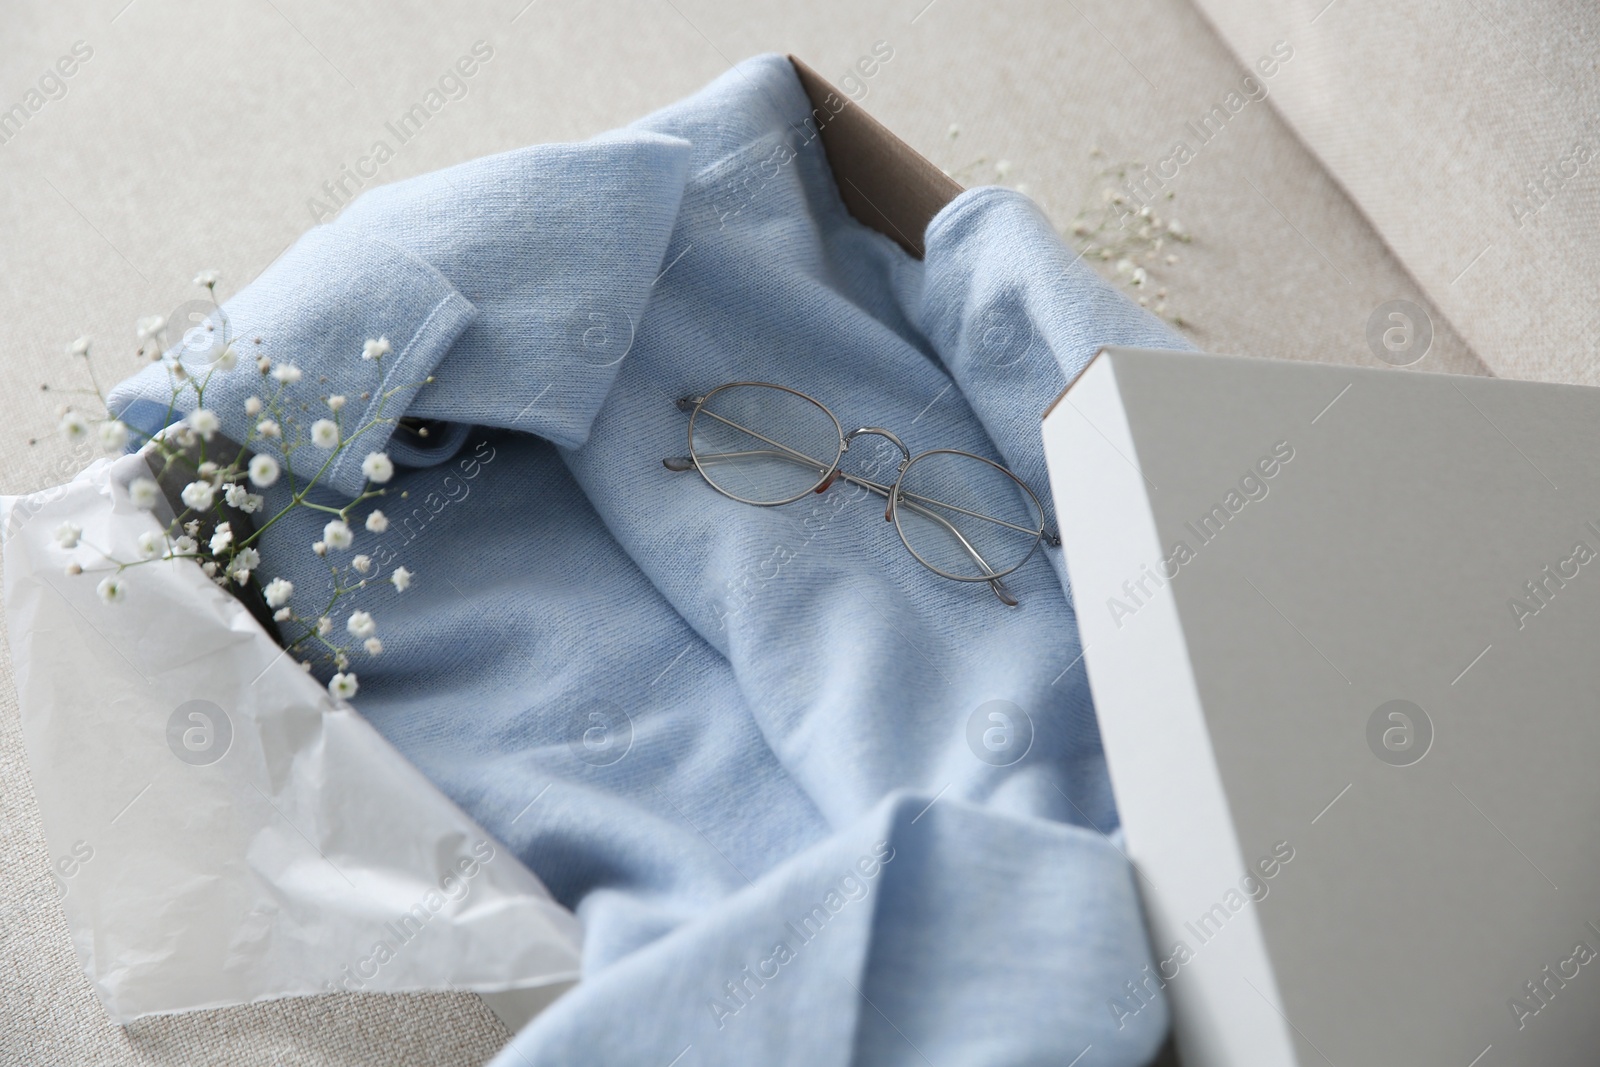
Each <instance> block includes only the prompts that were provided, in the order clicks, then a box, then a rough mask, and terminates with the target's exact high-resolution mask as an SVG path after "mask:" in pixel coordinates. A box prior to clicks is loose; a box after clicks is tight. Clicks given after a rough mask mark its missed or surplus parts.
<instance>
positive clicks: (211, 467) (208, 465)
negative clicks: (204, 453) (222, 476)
mask: <svg viewBox="0 0 1600 1067" xmlns="http://www.w3.org/2000/svg"><path fill="white" fill-rule="evenodd" d="M199 473H200V477H202V478H209V477H211V476H212V475H213V474H215V473H217V465H216V463H215V462H214V461H212V460H209V459H208V460H206V461H205V462H204V463H202V464H200V467H199Z"/></svg>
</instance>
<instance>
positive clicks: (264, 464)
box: [250, 456, 278, 490]
mask: <svg viewBox="0 0 1600 1067" xmlns="http://www.w3.org/2000/svg"><path fill="white" fill-rule="evenodd" d="M250 480H251V483H254V485H259V486H261V488H262V490H264V488H267V486H269V485H272V483H274V482H277V480H278V461H277V459H274V458H272V456H251V458H250Z"/></svg>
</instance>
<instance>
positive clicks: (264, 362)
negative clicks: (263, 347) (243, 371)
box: [256, 356, 272, 374]
mask: <svg viewBox="0 0 1600 1067" xmlns="http://www.w3.org/2000/svg"><path fill="white" fill-rule="evenodd" d="M271 369H272V360H270V359H268V358H267V357H266V356H257V357H256V370H258V371H260V372H261V373H262V374H265V373H267V372H268V371H269V370H271Z"/></svg>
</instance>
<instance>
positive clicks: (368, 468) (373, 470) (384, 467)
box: [361, 452, 394, 485]
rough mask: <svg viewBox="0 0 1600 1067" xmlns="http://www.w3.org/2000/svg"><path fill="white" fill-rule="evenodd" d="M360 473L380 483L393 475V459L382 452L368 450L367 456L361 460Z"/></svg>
mask: <svg viewBox="0 0 1600 1067" xmlns="http://www.w3.org/2000/svg"><path fill="white" fill-rule="evenodd" d="M361 473H362V474H365V475H366V476H367V478H368V480H370V481H374V482H377V483H378V484H379V485H382V484H383V483H384V482H386V481H388V480H389V479H390V478H393V477H394V461H393V460H391V459H390V458H389V457H388V456H386V455H384V454H383V453H382V452H368V453H367V458H366V459H364V460H362V461H361Z"/></svg>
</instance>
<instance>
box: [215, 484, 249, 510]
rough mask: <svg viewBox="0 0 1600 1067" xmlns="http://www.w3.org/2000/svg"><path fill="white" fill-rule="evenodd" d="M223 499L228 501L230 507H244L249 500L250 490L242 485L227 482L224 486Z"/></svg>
mask: <svg viewBox="0 0 1600 1067" xmlns="http://www.w3.org/2000/svg"><path fill="white" fill-rule="evenodd" d="M222 499H223V500H226V501H227V502H228V506H229V507H230V508H240V509H243V508H244V506H245V504H246V503H248V502H249V499H250V490H248V489H246V488H245V487H244V486H242V485H235V484H234V483H233V482H227V483H225V484H224V485H223V487H222Z"/></svg>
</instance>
